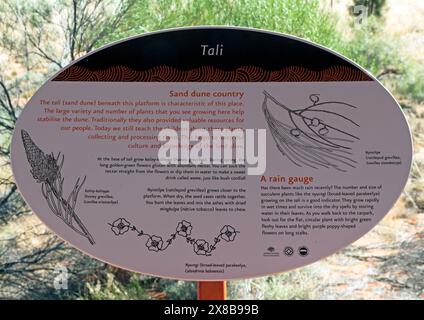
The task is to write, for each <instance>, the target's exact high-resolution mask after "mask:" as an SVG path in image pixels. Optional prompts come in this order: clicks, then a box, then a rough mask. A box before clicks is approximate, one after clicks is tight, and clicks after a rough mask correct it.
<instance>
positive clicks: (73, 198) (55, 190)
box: [21, 130, 95, 245]
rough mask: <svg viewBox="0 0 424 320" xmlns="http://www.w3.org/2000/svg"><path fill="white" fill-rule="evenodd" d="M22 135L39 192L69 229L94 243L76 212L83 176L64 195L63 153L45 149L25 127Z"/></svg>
mask: <svg viewBox="0 0 424 320" xmlns="http://www.w3.org/2000/svg"><path fill="white" fill-rule="evenodd" d="M21 137H22V142H23V145H24V149H25V154H26V156H27V159H28V163H29V165H30V166H31V170H30V172H31V174H32V177H33V178H34V179H35V181H36V182H37V183H40V184H41V194H42V195H43V197H44V199H45V200H46V203H47V205H48V207H49V208H50V210H51V211H52V212H53V214H54V215H55V216H56V217H58V218H59V219H61V220H62V221H63V222H64V223H65V224H66V225H67V226H68V227H69V228H70V229H72V230H73V231H74V232H76V233H77V234H79V235H80V236H83V237H85V238H87V240H88V241H89V242H90V244H91V245H94V244H95V241H94V238H93V236H92V235H91V234H90V232H89V231H88V229H87V228H86V227H85V225H84V223H83V222H82V220H81V219H80V217H79V216H78V215H77V213H76V212H75V207H76V204H77V199H78V194H79V192H80V191H81V188H82V186H83V185H84V183H85V180H86V177H84V178H82V179H81V178H78V179H77V181H76V182H75V185H74V187H73V188H72V191H71V193H70V194H69V195H68V196H65V195H64V194H63V185H64V181H65V178H64V177H62V174H61V169H62V167H63V163H64V160H65V157H64V156H63V155H61V153H60V152H59V153H58V154H57V156H56V157H55V156H54V155H53V153H51V154H47V153H44V152H43V151H42V150H41V149H40V148H39V147H38V146H37V145H36V144H35V142H34V141H33V140H32V138H31V136H30V135H29V133H28V132H27V131H25V130H21Z"/></svg>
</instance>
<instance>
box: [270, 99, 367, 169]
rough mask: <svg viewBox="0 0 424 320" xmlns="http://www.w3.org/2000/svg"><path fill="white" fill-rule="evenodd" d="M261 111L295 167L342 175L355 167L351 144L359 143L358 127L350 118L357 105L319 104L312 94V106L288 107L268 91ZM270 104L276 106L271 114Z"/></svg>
mask: <svg viewBox="0 0 424 320" xmlns="http://www.w3.org/2000/svg"><path fill="white" fill-rule="evenodd" d="M263 93H264V95H265V98H264V102H263V104H262V110H263V112H264V115H265V119H266V121H267V123H268V126H269V129H270V131H271V134H272V137H273V138H274V141H275V143H276V146H277V148H278V150H279V151H280V152H281V153H282V154H283V155H284V156H285V157H287V158H288V159H289V160H290V161H291V162H292V163H294V164H295V165H297V166H299V167H302V166H306V167H311V168H314V169H318V168H319V167H324V168H332V169H335V170H338V171H342V172H345V171H347V170H348V169H349V168H355V164H356V163H357V162H356V161H355V160H354V159H353V152H352V148H353V144H354V143H355V142H356V141H359V137H358V135H357V134H356V131H357V130H358V129H359V127H360V126H359V124H358V123H357V122H355V121H353V120H352V119H351V117H352V115H353V113H354V111H355V109H357V107H356V106H354V105H351V104H348V103H345V102H333V101H330V102H320V98H319V95H317V94H311V95H310V96H309V99H310V101H311V103H312V104H311V105H309V106H307V107H303V108H297V109H296V108H289V107H287V106H286V105H284V104H282V103H281V102H279V101H278V100H277V99H276V98H274V97H273V96H272V95H270V94H269V93H268V92H267V91H264V92H263ZM270 104H273V106H275V107H274V108H273V109H272V110H273V111H272V112H271V108H270Z"/></svg>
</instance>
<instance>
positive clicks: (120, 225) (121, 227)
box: [110, 218, 131, 236]
mask: <svg viewBox="0 0 424 320" xmlns="http://www.w3.org/2000/svg"><path fill="white" fill-rule="evenodd" d="M110 226H111V230H112V231H113V233H115V234H116V235H117V236H119V235H121V234H124V233H125V232H127V231H128V230H129V229H130V226H131V223H129V222H128V221H127V220H126V219H124V218H119V219H116V220H115V221H113V222H112V223H111V224H110Z"/></svg>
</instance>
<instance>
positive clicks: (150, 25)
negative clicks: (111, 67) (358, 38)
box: [103, 0, 339, 45]
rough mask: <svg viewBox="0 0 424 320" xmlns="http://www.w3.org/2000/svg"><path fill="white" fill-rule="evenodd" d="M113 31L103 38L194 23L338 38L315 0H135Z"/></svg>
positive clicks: (330, 40) (323, 39)
mask: <svg viewBox="0 0 424 320" xmlns="http://www.w3.org/2000/svg"><path fill="white" fill-rule="evenodd" d="M127 17H128V18H126V19H124V20H125V21H122V23H121V25H120V26H119V27H118V28H117V30H116V32H114V34H111V35H110V36H109V38H107V39H105V40H106V41H104V42H103V44H104V43H107V42H110V41H113V40H117V39H121V38H123V37H126V36H130V35H136V34H140V33H144V32H148V31H155V30H159V29H165V28H174V27H185V26H194V25H231V26H243V27H252V28H261V29H268V30H273V31H279V32H283V33H289V34H292V35H296V36H300V37H303V38H306V39H310V40H312V41H318V42H319V43H321V44H324V45H332V44H334V43H335V42H337V41H339V38H338V34H337V33H334V30H335V22H336V21H335V19H334V18H333V17H332V15H331V14H330V13H328V12H325V11H323V10H321V9H320V7H319V1H317V0H309V1H306V0H286V1H275V0H264V1H252V0H187V1H173V0H153V1H138V2H137V3H136V4H135V5H134V6H133V7H132V8H131V9H130V10H129V12H128V15H127Z"/></svg>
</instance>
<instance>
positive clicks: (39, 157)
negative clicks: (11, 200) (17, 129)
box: [21, 130, 59, 183]
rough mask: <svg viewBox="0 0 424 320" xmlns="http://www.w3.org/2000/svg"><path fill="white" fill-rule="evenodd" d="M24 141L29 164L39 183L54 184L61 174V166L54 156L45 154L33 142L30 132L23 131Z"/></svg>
mask: <svg viewBox="0 0 424 320" xmlns="http://www.w3.org/2000/svg"><path fill="white" fill-rule="evenodd" d="M21 135H22V141H23V143H24V148H25V153H26V156H27V159H28V162H29V164H30V165H31V174H32V176H33V178H34V179H35V180H37V182H38V183H40V182H46V183H53V182H54V181H55V180H56V177H57V175H58V172H59V166H58V164H57V161H56V159H55V157H54V156H53V155H52V154H45V153H44V152H43V151H42V150H41V149H40V148H39V147H38V146H37V145H36V144H35V143H34V141H32V139H31V137H30V136H29V134H28V132H26V131H25V130H21Z"/></svg>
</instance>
